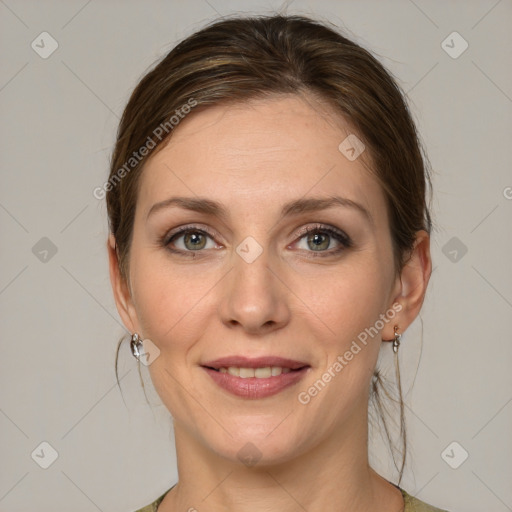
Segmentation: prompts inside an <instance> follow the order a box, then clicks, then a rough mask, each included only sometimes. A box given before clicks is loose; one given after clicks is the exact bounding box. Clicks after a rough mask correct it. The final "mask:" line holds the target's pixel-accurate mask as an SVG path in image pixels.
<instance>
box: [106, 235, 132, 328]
mask: <svg viewBox="0 0 512 512" xmlns="http://www.w3.org/2000/svg"><path fill="white" fill-rule="evenodd" d="M107 251H108V260H109V271H110V283H111V285H112V291H113V292H114V299H115V301H116V307H117V311H118V313H119V315H120V317H121V319H122V321H123V323H124V325H125V326H126V328H127V329H128V330H129V331H130V332H131V333H133V332H137V330H136V326H137V323H138V322H137V315H136V313H135V307H134V305H133V300H132V296H131V291H130V286H129V283H128V282H127V280H126V279H125V278H124V277H123V276H122V275H121V270H120V268H119V259H118V255H117V250H116V240H115V238H114V235H112V234H110V235H109V237H108V241H107Z"/></svg>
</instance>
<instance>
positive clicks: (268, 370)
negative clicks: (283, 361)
mask: <svg viewBox="0 0 512 512" xmlns="http://www.w3.org/2000/svg"><path fill="white" fill-rule="evenodd" d="M219 372H220V373H229V375H234V376H235V377H241V378H242V379H248V378H251V377H256V378H257V379H268V378H269V377H277V376H278V375H281V373H290V372H291V370H290V368H281V367H280V366H272V367H271V366H266V367H264V368H238V367H237V366H230V367H229V368H219Z"/></svg>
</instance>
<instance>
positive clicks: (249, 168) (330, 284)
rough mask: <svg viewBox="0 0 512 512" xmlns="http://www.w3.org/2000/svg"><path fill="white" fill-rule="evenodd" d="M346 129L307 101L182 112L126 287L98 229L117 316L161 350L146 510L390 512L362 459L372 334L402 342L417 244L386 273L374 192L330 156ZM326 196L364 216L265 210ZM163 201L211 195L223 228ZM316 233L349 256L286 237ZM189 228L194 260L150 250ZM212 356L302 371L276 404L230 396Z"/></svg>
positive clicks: (157, 166)
mask: <svg viewBox="0 0 512 512" xmlns="http://www.w3.org/2000/svg"><path fill="white" fill-rule="evenodd" d="M330 112H332V109H331V111H330ZM350 133H354V131H353V130H352V129H351V128H350V126H349V125H348V124H347V123H346V122H345V121H344V120H343V119H341V118H340V117H336V118H335V117H332V114H330V113H328V111H327V109H326V107H325V105H322V104H321V103H319V102H317V101H315V99H314V98H312V97H308V98H301V97H299V96H294V95H290V96H279V97H272V98H266V99H260V100H252V101H250V102H245V103H243V104H236V105H231V106H216V107H209V108H207V109H203V110H201V111H199V110H198V111H196V112H194V113H193V114H191V115H189V116H188V117H187V118H185V119H184V120H183V121H182V122H181V124H180V125H179V126H178V127H177V128H176V129H175V131H174V133H173V137H172V138H171V139H170V142H169V143H168V145H167V146H166V147H165V148H164V149H162V150H161V151H160V152H158V153H157V154H156V155H154V156H153V157H151V158H150V159H149V160H148V162H147V164H146V167H145V169H144V172H143V175H142V178H141V181H140V189H139V195H138V202H137V208H136V214H135V223H134V232H133V240H132V245H131V249H130V260H129V276H128V280H125V279H123V278H122V276H121V275H120V273H119V267H118V261H117V257H116V254H115V250H114V239H113V238H112V236H111V237H110V239H109V243H108V248H109V259H110V272H111V280H112V286H113V290H114V295H115V299H116V304H117V308H118V311H119V313H120V315H121V317H122V320H123V322H124V323H125V325H126V327H127V328H128V329H129V330H130V332H137V333H139V334H140V335H141V336H142V337H143V338H144V339H150V340H151V341H152V342H153V343H154V344H155V345H156V346H157V347H158V349H159V350H160V355H159V357H157V358H156V359H155V361H154V362H153V363H152V364H151V365H150V366H149V370H150V374H151V379H152V381H153V384H154V386H155V389H156V390H157V392H158V394H159V396H160V397H161V399H162V401H163V403H164V404H165V406H166V407H167V408H168V410H169V411H170V413H171V415H172V417H173V422H174V429H175V439H176V450H177V460H178V472H179V483H178V484H177V486H176V487H175V488H174V489H173V490H172V491H171V492H170V493H168V494H167V496H166V497H165V499H164V501H163V503H162V504H161V505H160V507H159V511H160V512H167V511H168V512H170V511H175V510H183V511H185V510H189V509H190V508H191V507H194V508H195V509H197V510H206V509H207V510H209V511H221V510H222V511H230V512H231V511H233V512H234V511H236V512H252V511H261V510H266V511H279V512H288V511H289V512H292V511H293V512H295V511H296V510H299V509H301V508H302V507H303V508H304V509H305V510H307V511H308V512H316V511H323V512H326V511H335V510H336V511H338V510H358V511H360V512H364V511H375V510H381V511H389V512H391V511H392V512H398V511H400V510H402V509H403V506H404V503H403V498H402V495H401V493H400V491H399V490H398V489H396V488H395V487H394V486H392V485H391V484H390V483H389V482H388V481H386V480H385V479H384V478H382V477H381V476H380V475H378V474H377V473H376V472H375V471H374V470H373V469H372V468H370V466H369V464H368V451H367V450H368V449H367V435H368V425H367V409H368V398H369V387H370V382H371V377H372V373H373V371H374V369H375V365H376V362H377V358H378V354H379V350H380V348H381V345H382V340H391V339H392V338H393V334H394V330H393V329H394V326H395V325H398V326H399V332H401V333H403V332H404V331H405V330H406V329H407V327H408V326H409V325H410V324H411V323H412V322H413V320H414V319H415V318H416V316H417V315H418V313H419V311H420V308H421V305H422V303H423V299H424V295H425V291H426V288H427V284H428V280H429V278H430V273H431V260H430V250H429V237H428V234H427V233H426V232H424V231H419V232H418V233H417V239H416V244H415V247H414V250H413V252H412V254H411V257H410V259H409V260H408V262H407V264H406V265H405V267H404V268H403V270H402V272H401V274H400V275H395V273H394V261H393V253H392V243H391V235H390V230H389V221H388V215H387V211H386V205H385V199H384V195H383V192H382V190H381V188H380V186H379V184H378V183H377V181H376V180H375V179H374V178H373V177H372V176H371V174H370V173H369V172H368V170H367V169H366V168H365V165H364V164H363V158H362V157H359V158H357V159H356V160H354V161H349V160H348V159H347V158H346V157H345V156H344V155H343V154H341V153H340V151H339V150H338V146H339V144H340V142H341V141H343V140H344V139H345V138H346V137H347V135H348V134H350ZM363 155H364V154H363ZM334 193H336V194H338V195H342V196H344V197H347V198H350V199H352V200H353V201H357V202H358V203H360V204H361V205H363V206H364V207H365V208H366V209H367V210H368V212H369V213H370V215H371V219H372V220H371V221H369V220H367V219H366V218H365V216H364V215H362V214H360V213H359V212H358V211H357V210H356V209H352V208H347V207H331V208H329V209H326V210H321V211H313V212H303V213H298V214H293V215H289V216H287V217H285V218H281V217H280V211H281V207H282V205H283V204H285V203H287V202H289V201H292V200H296V199H300V198H311V197H329V196H330V195H333V194H334ZM171 196H184V197H190V198H193V197H196V196H200V197H206V198H208V199H211V200H215V201H217V202H220V203H221V204H222V205H223V206H224V207H225V208H226V210H227V217H226V218H224V219H221V218H218V217H216V216H212V215H210V214H205V213H197V212H193V211H188V210H185V209H182V208H179V207H171V208H167V209H161V210H159V211H158V212H156V213H154V214H152V215H150V216H149V217H148V212H149V210H150V209H151V207H152V206H153V205H154V204H155V203H158V202H161V201H164V200H166V199H168V198H169V197H171ZM317 223H321V224H322V225H323V226H328V227H329V226H333V227H335V228H338V229H340V230H342V231H343V232H345V233H346V234H347V235H348V236H349V237H350V238H351V240H352V242H353V245H352V247H349V248H343V245H342V244H341V243H340V242H338V241H337V240H336V239H335V238H333V237H330V236H329V235H328V234H325V232H322V231H321V230H320V231H319V234H320V235H322V233H323V234H324V237H323V238H321V240H320V245H321V247H320V249H317V250H316V251H315V248H316V246H315V244H314V243H313V242H311V237H312V235H309V238H310V241H309V242H308V235H303V234H300V232H299V230H300V229H301V228H303V227H305V226H314V225H315V224H317ZM189 224H194V225H197V226H196V228H195V229H196V230H197V228H203V229H205V228H206V229H208V228H209V229H210V230H211V231H212V233H213V235H214V236H213V237H212V238H210V237H209V235H206V237H205V238H204V239H201V238H200V239H199V240H200V242H201V243H200V244H199V245H201V244H202V245H201V247H204V248H203V249H201V250H199V251H198V250H194V247H195V246H194V244H193V243H192V242H190V241H189V242H188V243H187V245H185V237H184V236H181V237H180V238H178V239H175V240H174V243H173V244H174V245H173V247H174V248H176V249H181V250H182V251H187V250H188V253H189V254H184V255H179V254H173V253H172V252H170V251H169V248H166V247H165V245H164V244H163V243H160V242H159V237H163V236H164V235H166V234H168V233H170V232H171V230H174V228H178V227H181V226H187V225H189ZM317 233H318V232H317ZM248 236H251V237H253V238H254V239H255V240H256V241H257V242H258V243H259V245H260V246H261V247H262V248H263V253H262V254H261V255H260V256H259V257H258V258H257V259H256V260H255V261H253V262H252V263H247V262H246V261H244V259H242V258H241V257H240V256H239V255H238V254H237V252H236V248H237V246H238V245H239V244H240V243H241V242H242V240H244V239H245V238H246V237H248ZM339 247H341V248H342V251H341V252H339V253H337V254H334V252H333V251H334V250H336V249H337V248H339ZM191 253H193V254H192V256H191V255H190V254H191ZM315 254H316V255H319V256H317V257H314V255H315ZM322 254H324V256H323V257H322ZM397 303H399V304H400V305H401V307H402V309H401V311H400V312H399V313H397V314H396V316H395V318H394V319H393V320H392V321H390V322H389V323H386V324H385V326H384V328H383V329H382V331H381V332H380V333H379V334H378V335H377V336H375V337H373V338H371V339H370V341H369V342H368V344H367V345H366V346H363V345H361V346H362V347H363V348H362V350H361V351H360V352H359V353H358V354H357V355H355V356H354V358H353V359H352V360H351V361H350V362H349V363H348V364H347V365H346V366H345V367H344V368H343V370H342V371H341V372H339V373H337V374H336V377H335V378H333V379H332V380H331V381H330V382H329V383H328V384H327V385H326V386H325V388H324V389H322V391H321V392H320V393H318V394H317V396H315V397H313V398H311V401H310V402H309V403H308V404H306V405H303V404H301V403H300V402H299V401H298V394H299V392H301V391H304V390H307V389H308V388H309V387H310V386H311V385H312V384H313V383H314V382H315V381H317V380H318V379H320V378H321V376H322V374H323V373H324V372H325V371H326V370H327V369H328V368H329V367H331V366H332V365H333V363H334V362H335V361H336V358H337V357H338V356H339V355H343V354H344V353H345V352H346V351H347V350H348V349H349V348H350V346H351V343H352V341H353V340H355V339H357V336H358V334H359V333H361V332H362V331H364V329H365V328H368V327H370V326H373V325H374V324H375V322H376V320H377V319H378V318H379V315H380V314H382V313H386V311H388V310H389V309H390V308H391V307H392V305H393V304H397ZM387 349H388V350H390V349H391V347H389V345H388V346H387ZM227 355H246V356H249V357H258V356H264V355H278V356H282V357H288V358H291V359H295V360H300V361H304V362H307V363H308V364H309V365H310V367H311V368H310V369H309V370H308V373H307V374H306V375H305V377H304V378H303V379H302V381H301V382H300V383H298V384H297V385H294V386H292V387H291V388H287V389H286V390H284V391H282V392H280V393H278V394H277V395H274V396H272V397H268V398H264V399H257V400H251V399H244V398H239V397H235V396H233V395H231V394H229V393H228V392H226V391H224V390H222V389H221V388H219V387H218V386H217V385H216V384H215V383H214V382H213V381H212V379H211V378H210V376H209V375H208V374H207V373H206V372H205V371H204V369H203V368H201V366H200V364H201V363H203V362H206V361H207V360H212V359H216V358H218V357H223V356H227ZM248 442H250V443H252V444H253V445H254V446H256V447H257V449H258V450H259V452H260V454H261V458H260V459H259V461H258V462H257V464H256V465H254V466H252V467H247V466H245V465H244V464H242V463H241V461H240V460H239V459H238V457H237V454H238V452H239V450H240V449H241V448H242V447H243V446H244V445H245V444H246V443H248ZM203 500H204V501H203Z"/></svg>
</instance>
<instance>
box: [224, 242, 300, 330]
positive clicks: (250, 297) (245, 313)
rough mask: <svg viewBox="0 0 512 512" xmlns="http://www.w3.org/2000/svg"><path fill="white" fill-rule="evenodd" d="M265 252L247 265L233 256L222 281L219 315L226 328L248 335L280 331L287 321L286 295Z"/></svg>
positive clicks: (287, 295)
mask: <svg viewBox="0 0 512 512" xmlns="http://www.w3.org/2000/svg"><path fill="white" fill-rule="evenodd" d="M283 281H284V279H283V278H282V277H281V276H280V275H279V269H278V268H277V265H273V266H272V268H271V265H270V262H269V258H268V256H267V252H266V251H264V252H263V253H262V254H261V255H260V256H259V257H258V258H257V259H256V260H255V261H253V262H251V263H248V262H247V261H245V260H244V259H243V258H241V257H239V256H238V254H234V255H233V268H232V270H231V271H230V272H229V273H228V274H227V276H226V278H225V280H224V288H223V289H222V291H221V294H222V299H221V302H220V306H219V314H220V316H221V320H222V322H223V323H224V324H225V325H226V326H227V327H229V328H231V329H233V328H238V329H240V330H243V331H244V332H246V333H249V334H256V335H258V334H265V333H269V332H272V331H275V330H278V329H282V328H283V327H284V326H285V325H286V324H287V323H288V322H289V321H290V308H289V304H288V297H289V292H288V289H287V288H286V285H285V284H284V283H283Z"/></svg>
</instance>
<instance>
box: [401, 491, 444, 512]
mask: <svg viewBox="0 0 512 512" xmlns="http://www.w3.org/2000/svg"><path fill="white" fill-rule="evenodd" d="M400 491H402V495H403V497H404V502H405V509H404V512H448V511H447V510H444V509H441V508H436V507H434V506H432V505H429V504H428V503H425V502H424V501H421V500H419V499H418V498H415V497H414V496H411V495H410V494H409V493H408V492H407V491H404V490H403V489H400Z"/></svg>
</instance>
